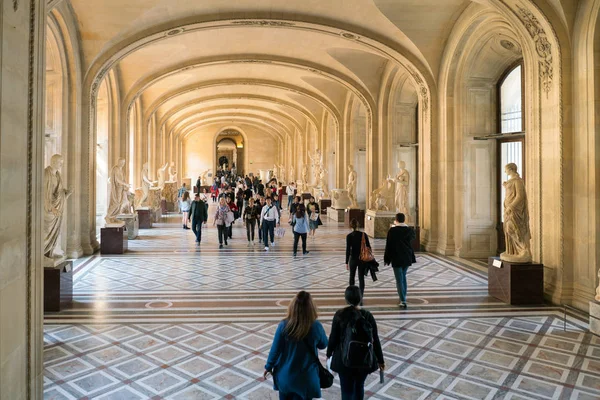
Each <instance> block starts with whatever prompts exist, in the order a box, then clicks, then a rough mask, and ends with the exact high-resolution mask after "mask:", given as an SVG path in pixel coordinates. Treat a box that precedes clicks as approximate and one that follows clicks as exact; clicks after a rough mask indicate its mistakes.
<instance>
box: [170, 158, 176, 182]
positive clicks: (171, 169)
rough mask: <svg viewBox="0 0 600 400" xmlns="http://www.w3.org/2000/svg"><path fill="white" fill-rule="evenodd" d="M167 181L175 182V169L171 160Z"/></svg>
mask: <svg viewBox="0 0 600 400" xmlns="http://www.w3.org/2000/svg"><path fill="white" fill-rule="evenodd" d="M169 182H177V170H176V169H175V162H174V161H171V166H170V167H169Z"/></svg>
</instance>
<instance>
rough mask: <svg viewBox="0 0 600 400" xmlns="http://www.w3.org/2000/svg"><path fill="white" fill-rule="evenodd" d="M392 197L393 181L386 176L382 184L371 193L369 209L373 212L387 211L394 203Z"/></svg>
mask: <svg viewBox="0 0 600 400" xmlns="http://www.w3.org/2000/svg"><path fill="white" fill-rule="evenodd" d="M393 197H394V180H393V179H392V178H391V177H390V176H388V177H387V179H386V180H385V181H384V182H383V184H382V185H381V186H380V187H379V188H377V189H375V190H373V192H372V193H371V197H370V202H369V203H370V206H369V209H371V210H375V211H389V210H390V205H392V204H393V202H394V200H393Z"/></svg>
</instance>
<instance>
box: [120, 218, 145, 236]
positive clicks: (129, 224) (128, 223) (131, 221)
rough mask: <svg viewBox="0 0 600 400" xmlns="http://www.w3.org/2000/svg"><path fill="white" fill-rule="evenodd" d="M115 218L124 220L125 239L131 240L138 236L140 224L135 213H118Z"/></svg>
mask: <svg viewBox="0 0 600 400" xmlns="http://www.w3.org/2000/svg"><path fill="white" fill-rule="evenodd" d="M117 219H118V220H121V221H123V222H125V230H126V231H127V239H129V240H133V239H135V238H137V237H138V234H139V227H140V226H139V220H138V216H137V214H120V215H119V216H117Z"/></svg>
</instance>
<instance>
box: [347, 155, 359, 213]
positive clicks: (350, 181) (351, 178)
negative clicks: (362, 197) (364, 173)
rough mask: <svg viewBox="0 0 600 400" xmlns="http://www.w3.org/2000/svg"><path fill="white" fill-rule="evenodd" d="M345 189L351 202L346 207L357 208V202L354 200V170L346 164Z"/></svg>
mask: <svg viewBox="0 0 600 400" xmlns="http://www.w3.org/2000/svg"><path fill="white" fill-rule="evenodd" d="M346 189H347V190H348V197H349V198H350V202H351V204H350V207H348V208H358V202H357V201H356V171H355V170H354V167H353V166H352V165H348V183H347V185H346Z"/></svg>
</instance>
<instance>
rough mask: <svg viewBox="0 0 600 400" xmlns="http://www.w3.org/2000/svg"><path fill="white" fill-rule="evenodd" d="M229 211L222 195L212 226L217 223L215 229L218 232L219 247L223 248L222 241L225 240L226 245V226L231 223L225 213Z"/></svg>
mask: <svg viewBox="0 0 600 400" xmlns="http://www.w3.org/2000/svg"><path fill="white" fill-rule="evenodd" d="M230 212H231V210H230V209H229V207H228V206H227V202H226V201H225V199H224V198H223V197H221V199H219V205H218V206H217V211H216V213H215V220H214V221H213V226H215V225H217V231H218V234H219V249H222V248H223V241H225V246H227V236H228V235H227V228H228V226H229V225H230V223H231V222H230V221H229V219H228V217H227V215H228V213H230Z"/></svg>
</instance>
